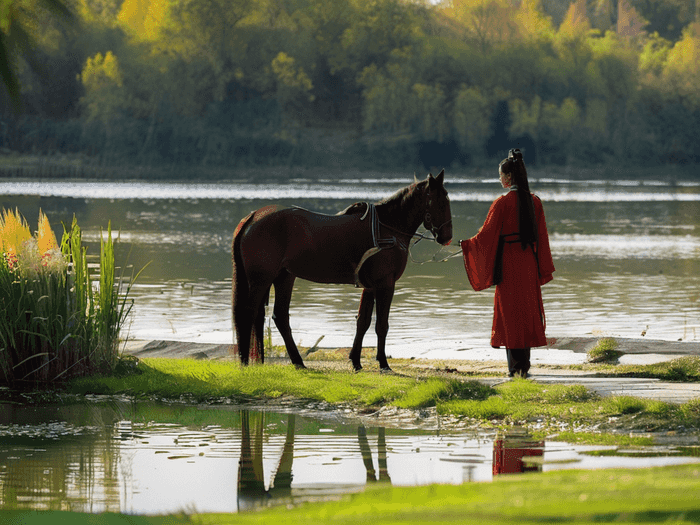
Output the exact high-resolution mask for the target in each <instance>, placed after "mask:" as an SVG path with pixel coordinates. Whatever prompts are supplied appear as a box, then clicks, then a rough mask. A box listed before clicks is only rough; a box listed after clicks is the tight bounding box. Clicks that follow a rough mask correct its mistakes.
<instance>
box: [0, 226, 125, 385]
mask: <svg viewBox="0 0 700 525" xmlns="http://www.w3.org/2000/svg"><path fill="white" fill-rule="evenodd" d="M0 226H2V228H0V233H2V235H0V240H2V244H3V248H4V250H6V252H5V253H4V254H3V257H2V259H1V260H0V297H1V298H2V301H1V302H0V309H1V311H0V319H2V321H1V322H0V372H1V373H2V375H1V376H0V384H4V385H9V386H14V387H21V386H26V385H31V384H34V383H35V382H47V381H48V382H52V381H56V380H57V379H61V378H63V379H65V378H67V377H72V376H76V375H82V374H89V373H95V372H96V371H99V370H113V369H114V368H115V365H116V363H117V343H118V337H119V329H120V327H121V324H122V323H123V321H124V319H125V318H126V316H127V315H128V313H129V310H130V305H129V304H128V303H127V295H128V290H129V288H130V286H131V284H129V285H128V287H127V289H126V290H123V289H122V282H121V279H120V282H119V283H116V284H115V280H114V274H115V267H114V249H113V244H112V240H111V228H108V235H109V236H110V238H109V239H108V240H107V241H104V240H103V239H101V241H100V247H101V255H100V265H99V267H100V279H99V282H100V286H99V287H98V288H95V287H94V286H93V278H92V276H91V274H90V271H89V268H88V257H87V249H86V248H85V247H84V246H83V245H82V234H81V230H80V227H79V226H78V224H77V221H76V220H75V218H74V219H73V224H72V225H71V228H70V230H65V229H64V235H63V240H62V242H61V247H60V249H59V248H58V246H57V245H56V241H55V237H53V233H52V232H51V231H50V226H49V225H48V221H47V220H46V219H45V217H44V216H43V215H42V216H40V221H39V233H38V234H37V237H36V238H34V237H31V236H30V235H29V234H28V232H29V229H28V227H27V226H26V223H25V222H24V221H23V220H22V222H18V221H13V220H12V219H11V217H10V214H8V213H5V214H4V216H3V220H2V224H1V225H0ZM18 231H19V234H18ZM24 232H26V233H24ZM47 238H48V240H47ZM69 262H70V266H69Z"/></svg>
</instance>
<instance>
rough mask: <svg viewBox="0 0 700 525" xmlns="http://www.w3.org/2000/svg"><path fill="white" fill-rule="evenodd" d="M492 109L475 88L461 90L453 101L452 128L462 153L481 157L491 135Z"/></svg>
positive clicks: (484, 97)
mask: <svg viewBox="0 0 700 525" xmlns="http://www.w3.org/2000/svg"><path fill="white" fill-rule="evenodd" d="M493 113H494V107H493V104H492V103H490V102H489V100H488V99H487V97H486V96H485V95H484V94H483V93H482V92H481V90H480V89H479V88H477V87H467V86H465V85H462V88H461V89H460V90H459V92H458V93H457V96H456V98H455V101H454V111H453V126H454V130H455V136H456V137H457V142H458V143H459V146H460V148H461V149H462V151H465V152H470V153H472V154H473V153H476V154H478V155H483V154H484V152H485V150H484V148H485V146H486V141H487V140H488V139H489V137H490V136H491V133H492V129H491V121H492V120H493Z"/></svg>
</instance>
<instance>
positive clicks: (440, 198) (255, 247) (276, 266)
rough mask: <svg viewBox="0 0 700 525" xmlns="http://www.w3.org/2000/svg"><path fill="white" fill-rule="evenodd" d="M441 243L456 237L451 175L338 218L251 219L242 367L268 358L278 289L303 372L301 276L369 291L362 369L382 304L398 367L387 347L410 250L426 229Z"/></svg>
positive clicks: (241, 238)
mask: <svg viewBox="0 0 700 525" xmlns="http://www.w3.org/2000/svg"><path fill="white" fill-rule="evenodd" d="M421 223H422V224H423V226H424V227H425V228H426V229H427V230H430V231H431V232H432V234H433V236H434V237H435V239H436V240H437V242H439V243H440V244H443V245H446V244H449V242H450V240H451V239H452V218H451V214H450V202H449V199H448V198H447V191H446V190H445V186H444V170H443V171H442V172H440V174H439V175H438V176H437V177H433V176H432V174H431V175H428V177H427V178H426V179H425V180H423V181H420V182H419V181H416V182H414V183H413V184H411V185H410V186H408V187H406V188H403V189H402V190H400V191H398V192H397V193H395V194H394V195H392V196H391V197H388V198H387V199H384V200H383V201H381V202H378V203H377V204H376V205H372V204H366V203H356V204H353V205H351V206H350V207H348V208H347V209H346V210H344V211H343V212H340V213H339V214H338V215H322V214H318V213H313V212H310V211H307V210H304V209H301V208H280V207H276V206H267V207H264V208H261V209H259V210H257V211H254V212H252V213H251V214H250V215H248V216H247V217H246V218H244V219H243V220H242V221H241V222H240V223H239V224H238V227H237V228H236V232H235V233H234V235H233V245H232V255H233V284H232V288H233V294H232V307H233V325H234V330H235V332H236V339H237V341H238V352H239V355H240V358H241V363H242V364H244V365H246V364H248V358H249V354H250V351H251V343H252V353H253V358H254V359H255V358H259V359H260V361H263V360H264V348H263V329H264V325H265V307H264V305H265V303H266V301H267V300H268V298H269V294H270V287H271V286H272V285H274V287H275V306H274V315H273V318H274V320H275V325H276V326H277V329H278V330H279V332H280V334H281V335H282V338H283V339H284V343H285V346H286V347H287V353H288V354H289V357H290V359H291V360H292V363H294V364H295V365H297V366H298V367H303V366H304V362H303V360H302V358H301V355H300V354H299V350H298V349H297V346H296V344H295V343H294V339H293V338H292V331H291V328H290V326H289V305H290V302H291V297H292V288H293V286H294V280H295V279H296V278H297V277H300V278H302V279H306V280H309V281H313V282H317V283H338V284H355V285H356V286H362V287H363V288H364V290H363V292H362V299H361V301H360V311H359V313H358V316H357V331H356V334H355V341H354V343H353V346H352V350H351V352H350V359H351V360H352V364H353V366H354V368H355V370H360V369H361V368H362V366H361V364H360V353H361V351H362V339H363V338H364V335H365V333H366V332H367V329H368V328H369V325H370V323H371V319H372V311H373V309H374V303H375V301H376V303H377V320H376V324H375V326H376V332H377V361H379V365H380V367H381V368H382V370H390V368H389V364H388V363H387V360H386V354H385V349H384V347H385V342H386V335H387V332H388V331H389V322H388V319H389V309H390V307H391V301H392V298H393V296H394V286H395V283H396V281H397V280H398V279H399V278H400V277H401V275H402V274H403V271H404V269H405V268H406V261H407V257H408V246H409V242H410V241H411V238H412V237H413V235H414V234H415V233H416V230H417V229H418V227H419V226H420V225H421Z"/></svg>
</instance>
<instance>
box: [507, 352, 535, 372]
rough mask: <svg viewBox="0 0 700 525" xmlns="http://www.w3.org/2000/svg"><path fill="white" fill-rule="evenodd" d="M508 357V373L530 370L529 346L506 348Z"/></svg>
mask: <svg viewBox="0 0 700 525" xmlns="http://www.w3.org/2000/svg"><path fill="white" fill-rule="evenodd" d="M506 356H507V357H508V374H509V375H511V376H514V375H516V374H523V375H525V374H527V373H528V371H529V370H530V349H529V348H506Z"/></svg>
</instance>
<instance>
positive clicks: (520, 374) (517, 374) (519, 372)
mask: <svg viewBox="0 0 700 525" xmlns="http://www.w3.org/2000/svg"><path fill="white" fill-rule="evenodd" d="M508 377H519V378H522V379H527V378H528V377H530V374H529V373H528V372H523V371H522V370H517V371H516V372H511V373H510V374H508Z"/></svg>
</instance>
